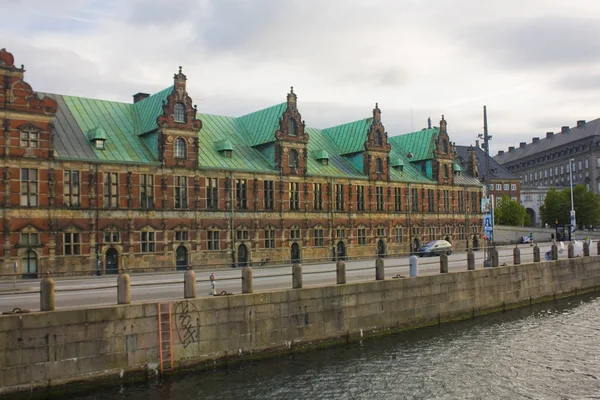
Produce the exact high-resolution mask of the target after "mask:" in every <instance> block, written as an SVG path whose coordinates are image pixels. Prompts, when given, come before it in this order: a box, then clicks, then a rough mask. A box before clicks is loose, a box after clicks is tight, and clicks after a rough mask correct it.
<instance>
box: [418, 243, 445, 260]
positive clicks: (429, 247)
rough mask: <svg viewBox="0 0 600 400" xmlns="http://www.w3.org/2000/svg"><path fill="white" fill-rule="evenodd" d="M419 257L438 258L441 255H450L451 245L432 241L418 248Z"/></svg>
mask: <svg viewBox="0 0 600 400" xmlns="http://www.w3.org/2000/svg"><path fill="white" fill-rule="evenodd" d="M417 253H418V254H419V256H421V257H425V256H439V255H441V254H444V253H445V254H448V255H450V254H452V245H451V244H450V242H447V241H445V240H434V241H432V242H429V243H427V244H425V245H423V246H421V247H420V248H419V250H418V251H417Z"/></svg>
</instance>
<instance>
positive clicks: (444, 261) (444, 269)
mask: <svg viewBox="0 0 600 400" xmlns="http://www.w3.org/2000/svg"><path fill="white" fill-rule="evenodd" d="M447 273H448V255H447V254H446V253H442V254H440V274H447Z"/></svg>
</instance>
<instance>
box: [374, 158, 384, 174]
mask: <svg viewBox="0 0 600 400" xmlns="http://www.w3.org/2000/svg"><path fill="white" fill-rule="evenodd" d="M375 170H376V171H377V173H378V174H381V173H383V161H382V160H381V158H378V159H377V160H375Z"/></svg>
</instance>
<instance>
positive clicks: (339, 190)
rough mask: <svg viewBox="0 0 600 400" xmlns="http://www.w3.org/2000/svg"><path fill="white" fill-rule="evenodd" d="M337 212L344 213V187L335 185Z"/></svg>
mask: <svg viewBox="0 0 600 400" xmlns="http://www.w3.org/2000/svg"><path fill="white" fill-rule="evenodd" d="M335 210H336V211H344V185H342V184H339V183H338V184H336V185H335Z"/></svg>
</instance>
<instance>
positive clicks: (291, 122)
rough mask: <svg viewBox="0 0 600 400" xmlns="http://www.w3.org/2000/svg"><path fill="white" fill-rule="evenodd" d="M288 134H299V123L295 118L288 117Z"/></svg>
mask: <svg viewBox="0 0 600 400" xmlns="http://www.w3.org/2000/svg"><path fill="white" fill-rule="evenodd" d="M288 135H290V136H298V125H297V124H296V120H295V119H294V118H290V119H288Z"/></svg>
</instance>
